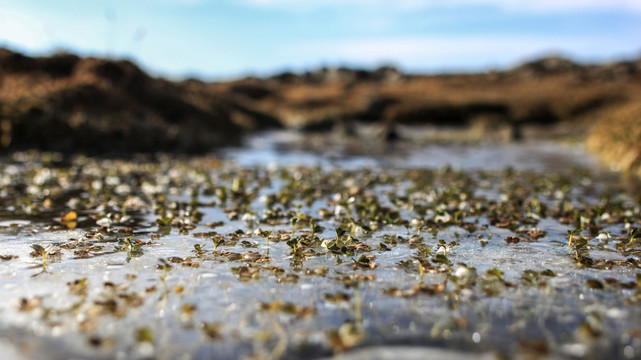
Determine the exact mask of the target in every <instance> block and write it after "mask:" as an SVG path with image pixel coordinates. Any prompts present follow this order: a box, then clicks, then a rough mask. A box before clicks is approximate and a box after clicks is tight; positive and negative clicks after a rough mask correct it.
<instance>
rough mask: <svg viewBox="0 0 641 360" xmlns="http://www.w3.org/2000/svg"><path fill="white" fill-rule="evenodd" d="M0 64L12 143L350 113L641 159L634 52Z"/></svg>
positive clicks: (80, 143)
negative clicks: (201, 76)
mask: <svg viewBox="0 0 641 360" xmlns="http://www.w3.org/2000/svg"><path fill="white" fill-rule="evenodd" d="M0 74H1V77H0V79H1V80H0V94H2V95H1V97H0V119H1V124H0V125H1V127H0V129H1V131H2V136H1V139H0V140H1V141H0V143H1V145H2V147H3V148H4V149H8V150H17V149H25V148H37V149H41V150H55V151H66V152H89V153H105V152H132V151H134V152H153V151H159V150H164V151H174V152H176V151H177V152H199V151H206V150H208V149H211V148H213V147H216V146H219V145H228V144H231V143H234V142H235V141H237V140H238V139H239V138H240V137H241V136H242V135H243V134H245V133H248V132H252V131H255V130H258V129H266V128H278V127H285V128H296V129H301V130H304V131H313V132H323V131H329V130H337V131H340V133H341V134H343V135H347V136H353V135H360V134H359V133H358V132H357V131H355V130H354V129H355V125H354V124H374V125H378V126H379V127H380V128H381V130H380V136H378V137H379V138H397V137H398V135H399V134H398V133H397V132H395V126H396V125H397V124H402V125H420V126H433V127H436V128H442V129H448V130H447V131H450V130H453V131H454V132H455V133H456V132H461V130H462V131H463V133H464V136H463V138H464V139H466V140H469V139H476V140H486V141H487V140H489V141H512V140H518V139H522V138H532V137H538V138H546V139H549V138H562V137H571V138H573V139H575V140H579V141H584V140H586V139H587V144H588V145H589V147H590V149H592V150H594V151H596V152H598V153H599V154H601V155H602V156H603V157H604V159H605V160H606V161H609V162H610V163H611V164H614V165H615V166H617V167H619V168H621V169H626V170H633V171H637V173H638V171H639V170H638V169H639V168H640V167H639V164H640V162H641V160H640V159H641V150H640V149H639V146H638V144H639V143H641V134H640V133H639V131H637V129H636V128H635V125H636V123H638V120H639V119H640V118H641V108H640V107H639V105H638V104H639V103H640V102H641V95H639V94H641V81H640V80H641V60H639V59H637V60H633V61H621V62H617V63H610V64H600V65H585V64H577V63H574V62H572V61H569V60H567V59H562V58H546V59H541V60H537V61H532V62H529V63H525V64H522V65H520V66H517V67H515V68H513V69H509V70H506V71H494V72H486V73H478V74H448V75H409V74H403V73H401V72H400V71H399V70H397V69H394V68H391V67H383V68H380V69H376V70H373V71H368V70H358V69H346V68H329V69H328V68H324V69H320V70H316V71H310V72H306V73H300V74H294V73H283V74H279V75H276V76H272V77H269V78H244V79H239V80H236V81H231V82H219V83H206V82H202V81H199V80H195V79H191V80H185V81H168V80H164V79H159V78H153V77H150V76H149V75H147V74H146V73H144V72H143V71H142V70H141V69H140V68H138V67H137V66H136V65H135V64H133V63H131V62H129V61H115V60H105V59H96V58H80V57H78V56H75V55H70V54H56V55H52V56H49V57H28V56H24V55H22V54H19V53H16V52H12V51H10V50H6V49H3V50H0ZM636 127H638V126H636ZM629 129H632V131H629ZM621 134H623V136H621Z"/></svg>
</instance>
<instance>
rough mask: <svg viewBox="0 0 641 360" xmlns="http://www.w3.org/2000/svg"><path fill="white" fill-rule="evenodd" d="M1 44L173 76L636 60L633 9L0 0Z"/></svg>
mask: <svg viewBox="0 0 641 360" xmlns="http://www.w3.org/2000/svg"><path fill="white" fill-rule="evenodd" d="M0 47H8V48H10V49H13V50H17V51H21V52H25V53H27V54H31V55H42V54H49V53H51V52H54V51H61V50H64V51H71V52H74V53H79V54H81V55H91V56H106V57H115V58H128V59H132V60H134V61H135V62H137V63H138V64H139V65H141V66H142V67H143V68H144V69H145V70H147V71H150V72H152V73H153V74H156V75H159V76H165V77H170V78H185V77H200V78H204V79H212V80H213V79H221V78H233V77H239V76H246V75H258V76H262V75H270V74H275V73H278V72H282V71H304V70H309V69H314V68H318V67H321V66H349V67H361V68H375V67H378V66H382V65H392V66H397V67H399V68H400V69H402V70H404V71H406V72H414V73H417V72H419V73H435V72H443V71H484V70H488V69H501V68H505V67H509V66H514V65H515V64H517V63H519V62H522V61H526V60H531V59H534V58H537V57H541V56H546V55H563V56H567V57H570V58H572V59H575V60H577V61H583V62H603V61H613V60H617V59H621V58H632V57H638V56H641V0H535V1H525V0H442V1H437V0H315V1H311V0H89V1H82V0H48V1H45V0H19V1H16V0H0Z"/></svg>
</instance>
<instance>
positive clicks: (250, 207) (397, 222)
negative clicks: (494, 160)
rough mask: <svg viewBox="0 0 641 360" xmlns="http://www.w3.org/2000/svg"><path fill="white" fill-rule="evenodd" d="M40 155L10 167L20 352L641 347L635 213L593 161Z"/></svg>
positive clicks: (548, 351)
mask: <svg viewBox="0 0 641 360" xmlns="http://www.w3.org/2000/svg"><path fill="white" fill-rule="evenodd" d="M452 156H456V155H455V154H453V155H452ZM47 158H48V157H47V156H46V155H45V154H37V153H16V154H14V155H13V157H9V158H7V159H6V161H4V162H3V163H2V164H1V165H0V168H1V169H2V172H1V176H0V192H1V193H2V194H3V196H2V197H1V198H0V217H2V218H1V219H0V221H2V223H3V224H7V225H6V226H2V227H0V242H2V245H3V255H0V260H2V261H0V288H2V291H3V296H2V299H0V316H1V317H2V319H3V321H2V325H1V326H0V337H1V338H3V339H6V341H7V342H8V343H10V344H16V349H18V348H22V347H21V346H20V347H18V344H31V345H30V346H28V347H25V348H32V349H41V350H35V351H40V352H42V354H41V355H42V356H45V354H46V356H48V357H51V358H70V357H80V358H83V357H93V356H100V357H115V356H116V355H117V354H125V355H123V356H126V357H154V356H156V357H168V358H179V357H181V356H182V355H184V354H191V355H193V356H196V357H198V356H201V355H195V354H210V353H211V351H212V350H211V349H212V348H211V347H212V346H215V347H216V354H217V357H221V358H237V357H254V358H263V357H270V356H273V357H286V358H308V357H322V356H330V355H331V354H333V353H337V352H341V351H349V350H350V349H353V348H355V347H356V348H358V347H367V346H370V345H380V344H383V345H385V344H389V345H398V344H402V345H412V346H429V347H442V348H446V349H447V348H456V349H457V351H464V352H483V353H487V352H491V353H494V354H496V355H497V356H507V357H519V356H524V357H529V356H534V357H536V356H553V357H575V356H577V354H579V353H580V354H581V356H582V357H583V358H592V359H597V358H602V357H604V356H608V357H611V358H635V357H638V355H639V354H641V325H639V324H641V307H640V306H639V303H640V302H641V206H640V204H638V203H636V202H635V200H634V197H633V196H628V195H627V194H626V192H625V191H623V190H622V189H621V188H620V187H619V186H618V182H617V180H616V178H614V177H612V176H610V175H609V174H607V173H604V172H602V171H599V170H597V169H594V168H586V167H572V166H568V167H567V168H566V169H563V168H562V169H553V170H552V169H548V168H542V169H538V170H537V169H534V170H532V169H519V168H504V167H491V166H489V167H487V168H484V169H454V168H452V167H449V166H444V167H439V168H432V167H420V166H415V165H416V163H415V160H413V161H412V162H408V163H405V166H403V164H404V163H403V162H402V161H400V162H399V163H398V164H396V163H394V162H386V163H385V164H386V165H385V166H380V164H379V163H377V162H373V163H372V162H366V164H367V166H354V165H353V164H351V165H350V164H349V163H341V162H340V161H335V162H329V161H328V160H327V158H326V157H323V156H321V155H318V158H317V159H318V160H319V161H318V163H312V164H302V165H292V164H281V165H263V164H258V165H255V164H242V162H241V163H238V162H236V161H234V160H233V159H232V160H226V159H220V158H216V157H213V156H204V157H193V158H185V157H172V156H167V155H157V156H156V157H155V158H149V157H148V158H143V157H141V158H136V159H134V160H127V161H125V160H113V159H103V160H101V159H94V158H87V157H82V156H78V157H75V158H71V159H69V161H68V162H65V163H59V164H56V165H53V164H51V163H49V162H48V161H47ZM348 158H349V157H347V159H348ZM388 160H389V159H383V161H388ZM390 164H395V165H390ZM412 164H414V165H412ZM45 175H46V176H45ZM44 178H46V181H43V180H42V179H44ZM18 219H19V220H18ZM8 224H18V225H17V226H10V225H8ZM72 224H73V225H72ZM20 334H28V335H20ZM36 334H37V335H36ZM52 343H53V344H56V346H55V348H54V349H53V350H44V349H45V347H46V346H50V344H52ZM50 351H51V352H50ZM118 356H120V355H118ZM202 356H206V355H202Z"/></svg>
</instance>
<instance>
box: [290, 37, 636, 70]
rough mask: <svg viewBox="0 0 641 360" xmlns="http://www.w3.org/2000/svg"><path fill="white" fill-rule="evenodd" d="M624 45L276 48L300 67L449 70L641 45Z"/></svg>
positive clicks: (599, 56) (552, 42) (543, 42)
mask: <svg viewBox="0 0 641 360" xmlns="http://www.w3.org/2000/svg"><path fill="white" fill-rule="evenodd" d="M630 44H638V43H635V42H633V41H631V39H629V38H628V39H625V38H617V39H612V38H608V37H592V38H589V39H588V38H584V37H574V36H557V37H554V38H549V37H543V36H514V35H512V36H509V35H508V36H502V35H492V36H488V35H483V36H464V37H463V36H460V37H456V36H444V37H435V36H433V37H430V36H426V37H388V38H382V39H379V38H376V39H374V38H373V39H359V40H344V41H335V42H321V43H314V44H301V45H299V46H295V47H292V48H286V49H282V54H283V56H289V57H290V58H293V59H301V62H303V64H302V65H305V66H309V65H310V64H309V63H310V61H309V60H310V59H324V60H325V61H326V62H329V63H331V64H332V65H339V64H341V63H352V64H360V65H366V66H375V65H378V64H381V63H393V64H398V65H400V66H402V67H404V68H407V69H411V70H428V69H432V70H439V69H441V70H447V69H453V70H454V69H461V68H477V69H478V68H479V66H485V67H493V66H508V65H513V64H515V63H516V62H520V61H523V60H524V59H527V58H530V57H532V56H541V55H544V54H550V53H562V54H566V55H568V56H571V57H572V58H577V59H580V60H586V61H595V60H609V59H607V58H604V55H603V54H608V55H607V56H609V57H612V58H615V57H620V56H630V55H637V54H638V53H639V51H640V50H641V47H640V46H638V45H637V46H636V47H634V46H631V45H630ZM328 54H331V55H330V56H331V57H328ZM306 59H307V60H308V61H305V60H306ZM294 65H299V64H294ZM314 65H318V64H314Z"/></svg>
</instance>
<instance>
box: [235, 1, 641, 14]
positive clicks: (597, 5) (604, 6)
mask: <svg viewBox="0 0 641 360" xmlns="http://www.w3.org/2000/svg"><path fill="white" fill-rule="evenodd" d="M243 1H245V2H246V3H249V4H252V5H256V6H262V7H274V8H281V9H290V10H309V9H314V8H319V7H328V6H330V7H331V6H344V5H352V6H363V7H374V6H379V7H384V8H390V9H395V10H397V11H411V10H416V9H421V8H451V7H461V6H469V5H481V6H493V7H496V8H499V9H502V10H505V11H511V12H564V11H602V10H621V11H635V12H637V11H638V12H641V1H640V0H536V1H522V0H449V1H438V0H396V1H393V2H392V1H387V0H315V1H301V0H243Z"/></svg>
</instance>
